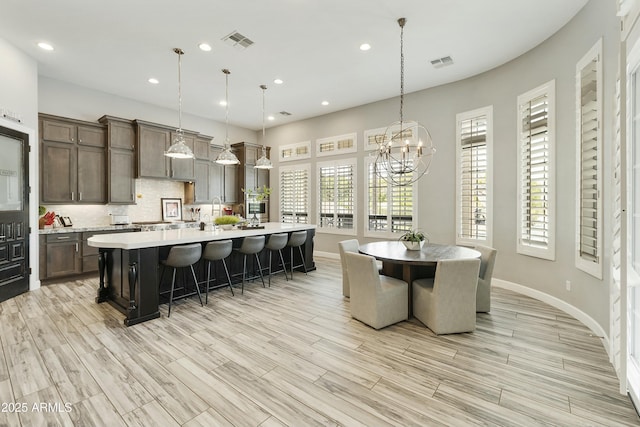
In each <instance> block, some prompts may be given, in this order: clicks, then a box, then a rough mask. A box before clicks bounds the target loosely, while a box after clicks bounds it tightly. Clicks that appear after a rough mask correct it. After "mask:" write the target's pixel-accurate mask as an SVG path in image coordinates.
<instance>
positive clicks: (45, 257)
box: [40, 233, 82, 279]
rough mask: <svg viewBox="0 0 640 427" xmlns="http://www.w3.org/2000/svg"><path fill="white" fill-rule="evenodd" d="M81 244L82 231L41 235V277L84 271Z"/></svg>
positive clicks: (54, 276)
mask: <svg viewBox="0 0 640 427" xmlns="http://www.w3.org/2000/svg"><path fill="white" fill-rule="evenodd" d="M80 245H81V241H80V233H56V234H46V235H40V257H41V262H40V279H55V278H57V277H65V276H71V275H75V274H80V273H82V259H81V255H80V249H81V248H80ZM42 267H44V268H42Z"/></svg>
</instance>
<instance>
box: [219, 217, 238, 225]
mask: <svg viewBox="0 0 640 427" xmlns="http://www.w3.org/2000/svg"><path fill="white" fill-rule="evenodd" d="M238 221H240V219H239V218H238V217H237V216H235V215H223V216H219V217H217V218H216V219H215V221H214V222H215V223H216V224H218V225H229V224H231V225H233V224H237V223H238Z"/></svg>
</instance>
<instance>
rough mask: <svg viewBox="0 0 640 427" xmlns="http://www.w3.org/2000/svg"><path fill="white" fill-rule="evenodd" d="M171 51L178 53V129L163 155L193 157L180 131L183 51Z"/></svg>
mask: <svg viewBox="0 0 640 427" xmlns="http://www.w3.org/2000/svg"><path fill="white" fill-rule="evenodd" d="M173 51H174V52H175V53H176V54H177V55H178V129H176V137H175V138H174V140H173V144H171V146H170V147H169V149H168V150H167V151H165V152H164V155H165V156H167V157H171V158H174V159H193V157H194V156H193V151H191V148H189V147H188V146H187V144H185V142H184V132H183V131H182V76H181V68H182V55H184V51H183V50H182V49H180V48H177V47H176V48H174V49H173Z"/></svg>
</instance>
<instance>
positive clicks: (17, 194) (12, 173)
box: [0, 135, 24, 211]
mask: <svg viewBox="0 0 640 427" xmlns="http://www.w3.org/2000/svg"><path fill="white" fill-rule="evenodd" d="M0 153H2V156H0V211H21V210H22V195H23V193H24V192H23V182H22V181H23V180H22V141H19V140H17V139H14V138H9V137H8V136H6V135H0Z"/></svg>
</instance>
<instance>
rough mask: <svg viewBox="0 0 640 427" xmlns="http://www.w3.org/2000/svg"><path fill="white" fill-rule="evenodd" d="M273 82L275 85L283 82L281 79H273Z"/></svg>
mask: <svg viewBox="0 0 640 427" xmlns="http://www.w3.org/2000/svg"><path fill="white" fill-rule="evenodd" d="M273 82H274V83H275V84H277V85H281V84H282V83H284V82H283V81H282V79H275V80H274V81H273Z"/></svg>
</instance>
